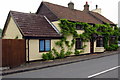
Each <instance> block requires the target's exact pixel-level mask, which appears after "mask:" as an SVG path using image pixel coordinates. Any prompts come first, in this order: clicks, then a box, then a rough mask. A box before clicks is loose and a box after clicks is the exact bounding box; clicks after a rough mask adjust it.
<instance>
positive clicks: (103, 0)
mask: <svg viewBox="0 0 120 80" xmlns="http://www.w3.org/2000/svg"><path fill="white" fill-rule="evenodd" d="M41 1H42V0H0V28H3V27H4V24H5V21H6V18H7V15H8V13H9V11H10V10H12V11H18V12H26V13H29V12H32V13H35V12H36V11H37V9H38V7H39V5H40V3H41ZM43 1H47V2H51V3H54V4H59V5H63V6H66V7H67V4H68V3H69V2H70V1H72V2H73V3H74V6H75V9H78V10H83V5H84V4H85V2H86V1H87V2H88V4H89V5H90V10H92V9H95V5H96V4H97V5H98V8H101V9H102V15H103V16H105V17H107V18H108V19H110V20H111V21H112V22H114V23H115V24H118V2H119V1H120V0H43Z"/></svg>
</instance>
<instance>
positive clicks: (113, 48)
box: [106, 44, 119, 51]
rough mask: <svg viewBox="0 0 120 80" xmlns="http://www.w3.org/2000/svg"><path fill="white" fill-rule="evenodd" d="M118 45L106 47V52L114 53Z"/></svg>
mask: <svg viewBox="0 0 120 80" xmlns="http://www.w3.org/2000/svg"><path fill="white" fill-rule="evenodd" d="M118 48H119V47H118V45H117V44H111V45H109V46H108V47H106V50H107V51H116V50H117V49H118Z"/></svg>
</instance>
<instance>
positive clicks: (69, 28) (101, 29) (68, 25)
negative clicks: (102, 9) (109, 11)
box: [43, 19, 120, 59]
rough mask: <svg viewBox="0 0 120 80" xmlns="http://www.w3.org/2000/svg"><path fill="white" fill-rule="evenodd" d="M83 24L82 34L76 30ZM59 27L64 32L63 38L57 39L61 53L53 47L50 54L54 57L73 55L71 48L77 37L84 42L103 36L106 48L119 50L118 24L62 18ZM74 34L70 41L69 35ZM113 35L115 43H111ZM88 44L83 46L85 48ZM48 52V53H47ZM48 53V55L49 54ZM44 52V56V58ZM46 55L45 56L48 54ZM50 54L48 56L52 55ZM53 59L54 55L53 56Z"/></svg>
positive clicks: (77, 52) (78, 52)
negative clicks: (74, 20) (73, 20)
mask: <svg viewBox="0 0 120 80" xmlns="http://www.w3.org/2000/svg"><path fill="white" fill-rule="evenodd" d="M77 25H79V26H82V29H83V30H84V32H83V33H82V34H78V33H77V31H76V26H77ZM59 27H60V29H61V31H60V33H61V34H62V39H61V40H60V41H57V42H56V43H55V44H56V45H57V46H59V47H60V53H58V52H57V50H55V48H53V49H52V51H51V52H49V53H50V55H51V54H52V53H53V55H54V56H55V57H54V58H64V57H66V56H69V55H71V54H72V53H73V52H72V51H71V49H72V48H73V46H74V44H75V41H76V40H75V39H76V38H81V39H82V41H83V42H87V41H90V40H91V39H92V40H94V41H95V39H96V37H97V36H103V37H104V39H103V43H104V48H105V49H106V50H117V48H118V45H117V41H118V37H119V35H120V32H119V30H118V27H117V26H114V28H113V27H111V26H110V25H109V24H92V25H91V24H88V23H83V22H71V21H68V20H66V19H61V20H60V23H59ZM70 35H71V36H72V37H73V39H72V40H71V41H70V40H69V41H68V40H67V37H68V36H70ZM111 36H115V37H116V39H115V44H110V45H109V43H108V42H109V39H110V37H111ZM64 44H65V45H66V46H67V49H68V50H67V52H65V50H64ZM85 47H86V45H84V46H83V48H85ZM81 52H84V51H83V50H82V51H78V50H75V52H74V54H75V55H79V54H80V53H81ZM47 54H48V53H47ZM47 54H46V55H47ZM44 55H45V54H43V58H44ZM46 55H45V56H46ZM50 55H48V56H50ZM50 59H53V56H52V58H50Z"/></svg>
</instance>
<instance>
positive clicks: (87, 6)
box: [83, 2, 89, 11]
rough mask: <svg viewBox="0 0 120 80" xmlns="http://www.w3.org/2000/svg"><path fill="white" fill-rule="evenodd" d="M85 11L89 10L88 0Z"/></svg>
mask: <svg viewBox="0 0 120 80" xmlns="http://www.w3.org/2000/svg"><path fill="white" fill-rule="evenodd" d="M83 11H89V5H88V2H86V4H85V5H84V10H83Z"/></svg>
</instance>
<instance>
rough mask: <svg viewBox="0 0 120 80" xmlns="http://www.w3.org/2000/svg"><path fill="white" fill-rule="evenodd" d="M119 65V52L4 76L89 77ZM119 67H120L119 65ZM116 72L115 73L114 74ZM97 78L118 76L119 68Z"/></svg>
mask: <svg viewBox="0 0 120 80" xmlns="http://www.w3.org/2000/svg"><path fill="white" fill-rule="evenodd" d="M116 66H119V65H118V54H115V55H111V56H106V57H101V58H97V59H91V60H86V61H81V62H76V63H71V64H66V65H61V66H55V67H50V68H45V69H39V70H33V71H28V72H22V73H16V74H11V75H6V76H3V78H88V77H89V76H91V75H95V74H96V73H100V72H102V71H103V72H104V71H105V70H109V69H111V68H114V67H116ZM118 68H119V67H118ZM113 74H114V75H113ZM94 77H95V78H118V69H117V68H115V69H113V70H111V71H108V72H105V73H102V74H100V75H97V76H94Z"/></svg>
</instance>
